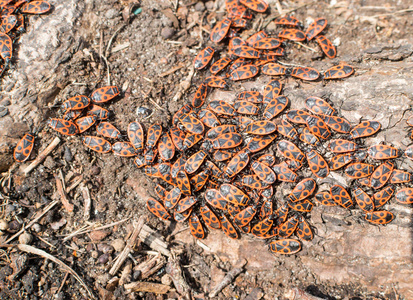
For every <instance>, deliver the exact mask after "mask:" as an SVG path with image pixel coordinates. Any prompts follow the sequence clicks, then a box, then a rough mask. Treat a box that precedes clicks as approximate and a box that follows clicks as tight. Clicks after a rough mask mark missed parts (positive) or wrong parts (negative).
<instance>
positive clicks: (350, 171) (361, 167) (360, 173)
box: [344, 162, 374, 179]
mask: <svg viewBox="0 0 413 300" xmlns="http://www.w3.org/2000/svg"><path fill="white" fill-rule="evenodd" d="M373 170H374V166H373V165H370V164H367V163H361V162H354V163H351V164H349V165H348V166H347V168H346V169H345V171H344V172H345V173H346V175H347V176H348V177H350V178H352V179H358V178H363V177H367V176H369V175H371V173H373Z"/></svg>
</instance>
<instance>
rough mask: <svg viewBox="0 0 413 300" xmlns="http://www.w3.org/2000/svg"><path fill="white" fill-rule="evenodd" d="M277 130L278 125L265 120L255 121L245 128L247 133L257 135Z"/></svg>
mask: <svg viewBox="0 0 413 300" xmlns="http://www.w3.org/2000/svg"><path fill="white" fill-rule="evenodd" d="M276 130H277V125H276V124H275V123H274V122H271V121H268V120H264V121H255V122H253V123H251V124H250V125H248V126H247V127H246V128H245V132H246V133H250V134H256V135H268V134H271V133H273V132H275V131H276Z"/></svg>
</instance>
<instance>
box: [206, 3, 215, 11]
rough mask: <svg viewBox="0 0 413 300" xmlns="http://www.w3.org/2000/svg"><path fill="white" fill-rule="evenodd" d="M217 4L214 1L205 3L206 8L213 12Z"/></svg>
mask: <svg viewBox="0 0 413 300" xmlns="http://www.w3.org/2000/svg"><path fill="white" fill-rule="evenodd" d="M214 5H215V2H214V1H208V2H207V3H205V7H206V9H207V10H213V9H214Z"/></svg>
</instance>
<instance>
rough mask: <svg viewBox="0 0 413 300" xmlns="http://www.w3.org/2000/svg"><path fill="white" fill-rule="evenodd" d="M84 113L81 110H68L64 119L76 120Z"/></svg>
mask: <svg viewBox="0 0 413 300" xmlns="http://www.w3.org/2000/svg"><path fill="white" fill-rule="evenodd" d="M81 114H82V111H81V110H68V111H66V112H65V113H64V115H63V119H65V120H71V121H74V120H75V119H76V118H78V117H79V116H80V115H81Z"/></svg>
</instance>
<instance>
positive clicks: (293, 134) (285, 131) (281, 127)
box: [277, 119, 298, 140]
mask: <svg viewBox="0 0 413 300" xmlns="http://www.w3.org/2000/svg"><path fill="white" fill-rule="evenodd" d="M277 131H278V132H279V133H280V134H282V135H283V136H285V137H287V138H290V139H292V140H295V139H296V138H297V137H298V132H297V130H296V129H295V128H294V126H293V125H291V124H290V123H289V122H288V121H285V120H282V119H281V120H277Z"/></svg>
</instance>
